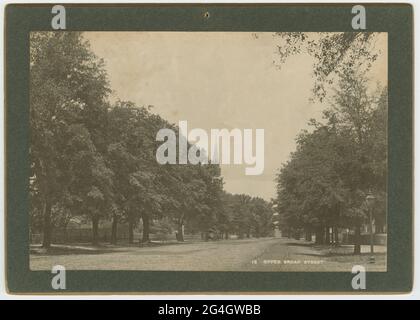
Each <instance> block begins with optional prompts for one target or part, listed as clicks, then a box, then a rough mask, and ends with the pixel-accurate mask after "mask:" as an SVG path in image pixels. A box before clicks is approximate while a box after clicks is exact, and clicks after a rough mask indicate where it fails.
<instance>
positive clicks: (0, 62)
mask: <svg viewBox="0 0 420 320" xmlns="http://www.w3.org/2000/svg"><path fill="white" fill-rule="evenodd" d="M28 2H29V1H7V0H6V1H3V2H2V3H1V10H0V17H1V19H0V21H4V9H5V5H7V4H8V3H28ZM35 2H36V3H51V4H52V5H53V4H65V3H84V1H74V0H61V1H60V2H52V1H42V0H38V1H35ZM86 2H89V3H106V2H108V3H115V0H111V1H92V0H91V1H85V3H86ZM144 2H145V3H165V2H168V1H156V0H155V1H153V0H149V1H130V0H125V1H124V3H144ZM176 2H177V3H253V2H256V1H235V0H228V1H199V0H196V1H182V0H178V1H176ZM291 2H293V3H318V2H321V1H299V0H293V1H291ZM337 2H342V3H354V4H357V3H358V2H359V3H360V2H363V3H383V1H335V3H337ZM264 3H287V2H282V1H270V0H265V1H264ZM393 3H411V4H412V5H413V7H414V17H416V13H417V9H418V8H420V5H419V1H398V0H394V1H393ZM349 21H350V20H349ZM414 22H415V20H414ZM349 23H350V22H349ZM414 27H415V30H414V37H415V38H414V44H415V52H419V51H420V50H419V49H420V48H419V41H418V40H419V35H420V27H419V24H417V23H414ZM3 28H4V23H3ZM3 37H4V31H3V32H1V33H0V42H1V44H2V46H3V49H2V50H1V51H0V68H1V70H2V71H3V70H4V56H3V55H4V39H3ZM2 74H3V76H2V77H1V78H0V88H1V91H0V101H1V105H2V107H4V83H3V81H4V73H3V72H2ZM418 74H419V65H418V64H415V75H418ZM414 84H415V87H414V92H420V85H419V83H418V82H416V81H415V82H414ZM414 102H415V105H414V118H415V119H414V121H415V126H414V130H415V137H414V148H415V163H414V167H415V170H414V173H415V184H416V182H418V179H419V177H418V174H417V173H418V172H417V171H418V170H417V169H418V167H419V164H420V158H419V157H418V150H419V146H420V136H419V135H420V130H419V128H418V123H419V120H420V118H419V117H420V116H419V114H418V113H417V112H415V111H416V109H417V108H418V107H419V103H418V99H415V101H414ZM0 126H1V130H0V148H1V150H0V157H1V166H0V180H1V181H3V185H2V191H1V192H0V208H3V210H0V299H2V300H9V299H71V300H74V299H77V300H78V299H88V300H90V299H105V300H110V299H157V300H160V299H162V300H164V299H173V300H178V299H186V300H200V299H205V300H217V299H221V300H233V299H241V300H250V299H252V300H254V299H255V300H276V299H282V300H295V299H304V300H308V299H320V300H326V299H334V300H342V299H416V300H417V299H420V283H419V278H418V274H419V263H418V262H419V256H420V245H419V244H420V243H419V232H415V233H414V236H415V244H414V249H415V253H414V257H415V259H414V260H415V261H414V263H415V270H414V289H413V292H412V293H410V294H404V295H366V296H364V295H299V296H296V295H254V296H253V295H244V296H241V295H228V296H226V295H193V296H188V295H154V296H153V295H147V296H146V295H143V296H142V295H139V296H133V295H128V296H113V295H106V296H98V295H90V296H75V295H71V296H66V295H64V296H28V295H25V296H19V295H9V294H8V293H7V292H6V288H5V259H4V253H5V251H4V248H5V243H4V240H5V239H4V221H5V219H4V214H5V210H6V208H5V192H4V186H5V185H4V183H5V180H4V178H5V176H4V173H5V171H4V169H5V168H4V165H5V163H4V159H5V158H4V154H5V150H4V110H2V111H1V112H0ZM414 193H415V197H414V199H415V200H417V199H420V193H419V191H418V190H417V189H414ZM415 200H414V201H415ZM419 221H420V220H419V219H414V222H415V226H414V230H417V231H418V230H420V222H419Z"/></svg>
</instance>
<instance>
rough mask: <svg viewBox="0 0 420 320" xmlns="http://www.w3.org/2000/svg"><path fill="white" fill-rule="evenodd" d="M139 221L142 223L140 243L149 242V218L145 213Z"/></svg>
mask: <svg viewBox="0 0 420 320" xmlns="http://www.w3.org/2000/svg"><path fill="white" fill-rule="evenodd" d="M141 219H142V221H143V235H142V240H141V242H142V243H147V242H150V237H149V233H150V225H149V216H148V215H147V214H146V213H143V214H142V215H141Z"/></svg>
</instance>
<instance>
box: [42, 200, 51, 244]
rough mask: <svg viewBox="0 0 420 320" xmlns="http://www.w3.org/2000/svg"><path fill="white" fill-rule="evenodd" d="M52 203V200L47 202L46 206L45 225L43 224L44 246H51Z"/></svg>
mask: <svg viewBox="0 0 420 320" xmlns="http://www.w3.org/2000/svg"><path fill="white" fill-rule="evenodd" d="M51 207H52V206H51V203H50V201H48V200H47V201H46V202H45V208H44V225H43V231H44V234H43V240H42V246H43V247H44V248H47V249H48V248H49V247H50V246H51V233H52V232H51V231H52V230H51V228H52V226H51Z"/></svg>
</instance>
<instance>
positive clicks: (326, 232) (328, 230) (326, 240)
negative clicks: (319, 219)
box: [325, 227, 331, 244]
mask: <svg viewBox="0 0 420 320" xmlns="http://www.w3.org/2000/svg"><path fill="white" fill-rule="evenodd" d="M325 244H331V237H330V228H329V227H325Z"/></svg>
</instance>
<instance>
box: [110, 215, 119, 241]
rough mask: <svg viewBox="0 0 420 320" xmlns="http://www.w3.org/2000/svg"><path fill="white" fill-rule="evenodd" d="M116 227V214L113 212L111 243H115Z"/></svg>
mask: <svg viewBox="0 0 420 320" xmlns="http://www.w3.org/2000/svg"><path fill="white" fill-rule="evenodd" d="M117 228H118V216H117V215H116V214H114V215H113V216H112V229H111V244H117Z"/></svg>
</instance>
